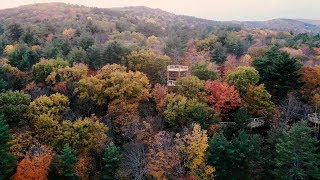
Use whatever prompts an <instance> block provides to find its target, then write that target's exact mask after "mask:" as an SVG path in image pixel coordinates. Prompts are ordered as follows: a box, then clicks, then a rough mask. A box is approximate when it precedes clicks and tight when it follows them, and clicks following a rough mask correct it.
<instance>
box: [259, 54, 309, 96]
mask: <svg viewBox="0 0 320 180" xmlns="http://www.w3.org/2000/svg"><path fill="white" fill-rule="evenodd" d="M253 64H254V66H255V68H256V70H258V71H259V74H260V80H261V81H262V83H264V84H265V86H266V89H267V90H268V92H270V93H271V94H272V95H274V99H275V100H278V101H279V100H282V99H283V98H285V97H286V95H287V93H288V92H292V91H294V90H298V89H299V88H300V87H301V86H302V85H303V84H302V83H301V82H300V81H299V79H300V77H301V74H300V73H299V70H300V68H301V67H302V64H301V63H299V62H298V61H297V60H296V59H295V58H291V57H290V56H289V54H288V53H285V52H280V51H279V50H277V49H276V48H271V49H270V50H269V51H268V52H266V54H265V56H264V57H263V58H259V59H256V60H255V61H254V62H253Z"/></svg>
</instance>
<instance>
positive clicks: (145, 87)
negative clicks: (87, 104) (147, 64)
mask: <svg viewBox="0 0 320 180" xmlns="http://www.w3.org/2000/svg"><path fill="white" fill-rule="evenodd" d="M119 68H120V70H117V69H119ZM112 69H116V70H115V71H112ZM123 69H124V68H123ZM123 69H122V68H121V67H117V66H113V65H107V66H106V67H103V68H102V70H100V71H99V72H98V74H97V75H96V76H94V77H87V78H83V79H81V80H80V81H79V83H78V85H77V87H76V89H75V93H77V94H78V95H79V97H80V98H81V99H90V100H92V101H93V102H95V103H97V104H98V105H103V104H105V103H108V102H110V101H113V100H123V101H126V102H129V103H130V102H131V103H137V102H139V101H142V100H146V99H148V98H149V97H150V84H149V80H148V78H147V77H146V75H145V74H143V73H141V72H138V71H137V72H132V71H129V72H125V71H124V70H123Z"/></svg>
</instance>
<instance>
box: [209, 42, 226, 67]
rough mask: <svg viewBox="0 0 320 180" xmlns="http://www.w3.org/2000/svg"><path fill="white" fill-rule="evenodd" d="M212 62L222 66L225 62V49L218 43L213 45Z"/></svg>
mask: <svg viewBox="0 0 320 180" xmlns="http://www.w3.org/2000/svg"><path fill="white" fill-rule="evenodd" d="M211 58H212V61H214V62H216V63H218V64H223V63H224V62H225V61H226V60H227V52H226V48H225V47H223V46H222V44H221V43H220V42H217V43H216V44H215V45H214V48H213V49H212V51H211Z"/></svg>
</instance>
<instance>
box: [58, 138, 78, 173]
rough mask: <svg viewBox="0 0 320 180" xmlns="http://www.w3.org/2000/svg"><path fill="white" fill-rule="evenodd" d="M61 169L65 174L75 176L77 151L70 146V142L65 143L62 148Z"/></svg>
mask: <svg viewBox="0 0 320 180" xmlns="http://www.w3.org/2000/svg"><path fill="white" fill-rule="evenodd" d="M60 158H61V169H62V175H63V176H74V172H73V166H74V165H75V164H76V162H77V156H76V153H75V151H74V150H73V149H72V148H71V147H70V146H69V144H65V145H64V147H63V149H62V155H61V157H60Z"/></svg>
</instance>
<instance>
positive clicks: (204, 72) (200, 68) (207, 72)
mask: <svg viewBox="0 0 320 180" xmlns="http://www.w3.org/2000/svg"><path fill="white" fill-rule="evenodd" d="M191 72H192V75H194V76H197V77H198V78H199V79H200V80H204V81H207V80H216V79H217V78H218V74H217V72H215V71H213V70H211V69H209V68H208V65H207V64H205V63H196V64H194V65H193V66H192V67H191Z"/></svg>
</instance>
